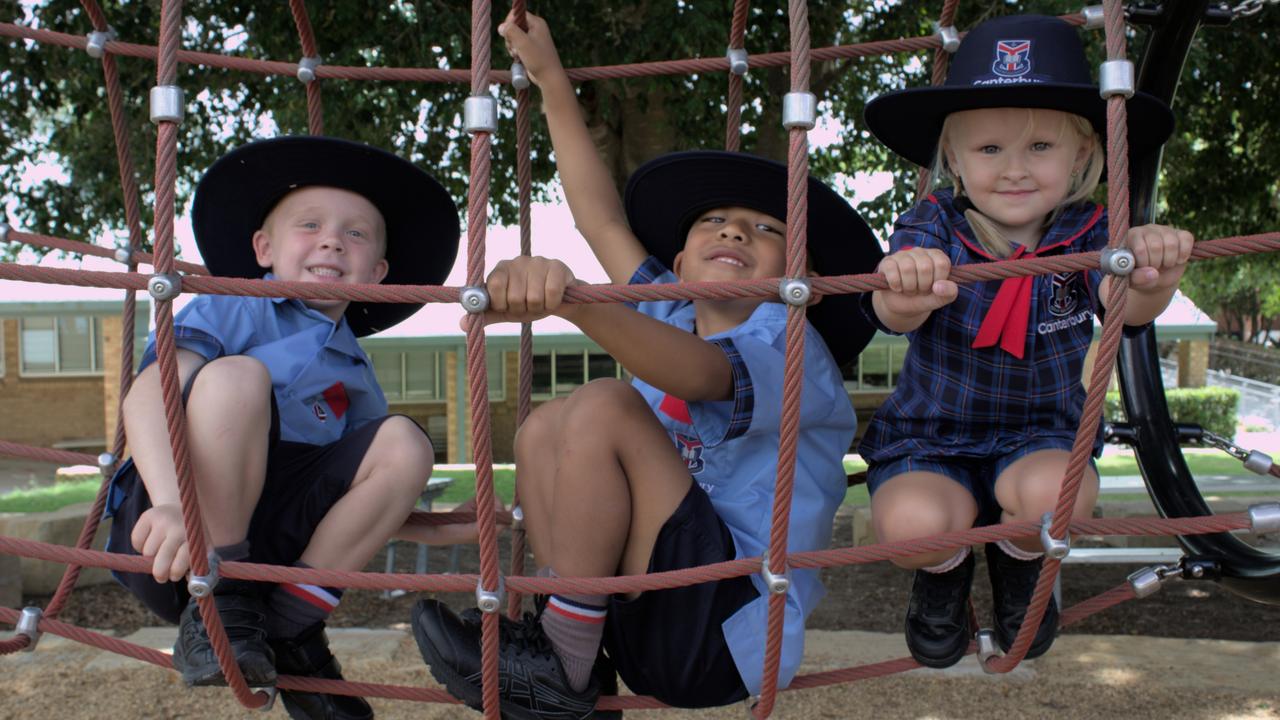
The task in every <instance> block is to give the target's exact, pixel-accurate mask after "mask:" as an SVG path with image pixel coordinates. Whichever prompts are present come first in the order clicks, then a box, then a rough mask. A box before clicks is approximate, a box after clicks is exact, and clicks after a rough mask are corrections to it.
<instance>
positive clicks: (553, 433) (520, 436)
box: [515, 398, 565, 458]
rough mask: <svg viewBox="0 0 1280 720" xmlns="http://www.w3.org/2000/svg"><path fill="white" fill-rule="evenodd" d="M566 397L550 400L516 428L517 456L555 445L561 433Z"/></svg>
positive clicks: (527, 454) (535, 409) (528, 454)
mask: <svg viewBox="0 0 1280 720" xmlns="http://www.w3.org/2000/svg"><path fill="white" fill-rule="evenodd" d="M564 403H565V399H564V398H556V399H555V400H548V401H547V402H545V403H542V404H541V405H539V406H538V407H536V408H534V410H533V412H531V413H529V417H527V418H525V420H524V422H523V423H521V424H520V427H519V428H517V429H516V438H515V452H516V457H517V458H521V457H529V456H530V455H531V454H533V453H537V452H539V451H545V450H548V449H551V448H554V447H555V443H556V438H557V437H558V436H559V434H560V413H561V411H562V410H563V409H564Z"/></svg>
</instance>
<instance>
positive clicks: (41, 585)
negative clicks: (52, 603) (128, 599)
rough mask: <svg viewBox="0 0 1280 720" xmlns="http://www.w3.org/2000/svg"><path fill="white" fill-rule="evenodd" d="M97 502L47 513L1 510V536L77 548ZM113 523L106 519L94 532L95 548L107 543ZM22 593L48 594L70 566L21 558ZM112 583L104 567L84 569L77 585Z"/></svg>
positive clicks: (54, 588)
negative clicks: (77, 541) (81, 532)
mask: <svg viewBox="0 0 1280 720" xmlns="http://www.w3.org/2000/svg"><path fill="white" fill-rule="evenodd" d="M92 508H93V503H79V504H76V505H68V506H67V507H64V508H62V509H60V510H55V511H53V512H47V513H0V535H6V536H9V537H16V538H22V539H24V540H36V541H39V542H45V543H49V544H52V545H64V546H66V547H75V544H76V540H78V539H79V538H80V531H81V529H82V528H83V527H84V521H85V517H86V516H88V514H89V510H91V509H92ZM110 526H111V522H110V521H109V520H108V521H104V522H102V523H101V524H100V525H99V526H98V532H97V534H96V535H94V540H93V544H92V545H91V546H90V547H91V548H92V549H94V550H101V549H103V547H105V546H106V542H107V530H108V528H110ZM21 567H22V592H24V593H26V594H28V595H48V594H51V593H52V592H53V591H54V590H56V589H57V588H58V583H59V582H61V581H62V575H63V573H64V571H65V570H66V566H65V565H63V564H61V563H55V562H49V561H45V560H35V559H32V558H21ZM107 582H111V574H110V572H108V571H107V570H106V569H104V568H84V569H83V570H82V571H81V573H80V579H79V581H78V583H77V585H80V586H85V585H101V584H103V583H107Z"/></svg>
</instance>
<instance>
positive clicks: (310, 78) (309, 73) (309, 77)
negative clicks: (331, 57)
mask: <svg viewBox="0 0 1280 720" xmlns="http://www.w3.org/2000/svg"><path fill="white" fill-rule="evenodd" d="M323 64H324V61H323V60H321V59H320V58H318V57H304V58H302V59H301V60H299V61H298V72H297V76H298V79H299V80H301V81H302V82H304V83H310V82H315V79H316V68H318V67H320V66H321V65H323Z"/></svg>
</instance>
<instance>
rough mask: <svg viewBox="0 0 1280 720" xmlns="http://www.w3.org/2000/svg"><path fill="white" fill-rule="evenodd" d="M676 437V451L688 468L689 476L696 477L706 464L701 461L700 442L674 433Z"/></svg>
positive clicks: (701, 448)
mask: <svg viewBox="0 0 1280 720" xmlns="http://www.w3.org/2000/svg"><path fill="white" fill-rule="evenodd" d="M674 434H675V436H676V449H678V450H679V451H680V457H681V458H682V459H683V460H684V464H685V466H686V467H688V468H689V474H690V475H697V474H698V473H700V472H702V468H703V467H705V466H706V463H705V462H704V461H703V460H702V451H703V447H702V441H701V440H699V439H698V438H696V437H690V436H688V435H685V434H684V433H679V432H678V433H674Z"/></svg>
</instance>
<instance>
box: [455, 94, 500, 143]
mask: <svg viewBox="0 0 1280 720" xmlns="http://www.w3.org/2000/svg"><path fill="white" fill-rule="evenodd" d="M462 110H463V112H462V117H463V122H464V124H465V126H466V131H467V132H469V133H471V134H472V135H474V134H476V133H481V132H486V133H495V132H498V101H497V100H494V99H493V96H492V95H472V96H470V97H468V98H467V100H466V102H465V103H464V104H463V106H462Z"/></svg>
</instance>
